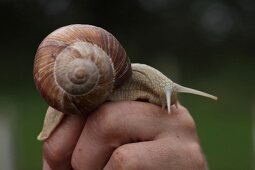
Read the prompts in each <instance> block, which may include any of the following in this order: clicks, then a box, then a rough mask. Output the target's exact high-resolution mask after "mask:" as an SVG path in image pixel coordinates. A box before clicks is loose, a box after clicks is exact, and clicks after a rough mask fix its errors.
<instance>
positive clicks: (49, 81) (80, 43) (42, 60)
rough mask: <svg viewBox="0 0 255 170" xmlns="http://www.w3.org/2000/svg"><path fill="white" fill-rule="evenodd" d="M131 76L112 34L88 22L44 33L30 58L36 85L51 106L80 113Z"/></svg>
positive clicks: (127, 64) (92, 108)
mask: <svg viewBox="0 0 255 170" xmlns="http://www.w3.org/2000/svg"><path fill="white" fill-rule="evenodd" d="M130 76H131V68H130V61H129V59H128V58H127V56H126V53H125V50H124V49H123V47H122V46H121V44H120V43H119V42H118V40H117V39H116V38H114V36H113V35H111V34H110V33H108V32H107V31H105V30H104V29H102V28H99V27H95V26H91V25H69V26H65V27H62V28H60V29H57V30H56V31H54V32H52V33H51V34H50V35H48V36H47V37H46V38H45V39H44V40H43V41H42V43H41V44H40V46H39V47H38V50H37V53H36V56H35V61H34V80H35V84H36V87H37V88H38V90H39V91H40V93H41V95H42V96H43V97H44V99H45V100H46V102H47V103H48V104H49V105H50V106H52V107H53V108H55V109H57V110H59V111H62V112H64V113H69V114H84V113H88V112H90V111H92V110H94V109H95V108H96V107H97V106H98V105H100V104H101V103H103V102H104V101H105V99H106V98H107V97H108V96H109V95H110V93H111V92H112V91H113V90H114V89H116V88H118V87H119V86H120V85H121V84H122V83H123V81H124V80H127V79H129V77H130Z"/></svg>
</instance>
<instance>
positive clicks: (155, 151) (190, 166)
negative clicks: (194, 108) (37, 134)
mask: <svg viewBox="0 0 255 170" xmlns="http://www.w3.org/2000/svg"><path fill="white" fill-rule="evenodd" d="M43 169H44V170H70V169H75V170H102V169H103V170H159V169H160V170H171V169H173V170H205V169H207V168H206V160H205V158H204V155H203V153H202V151H201V147H200V144H199V139H198V136H197V134H196V128H195V123H194V120H193V119H192V117H191V115H190V114H189V112H188V111H187V110H186V109H185V108H184V107H183V106H181V105H180V104H178V108H176V106H174V105H173V106H171V113H170V114H168V113H167V111H165V110H162V109H161V107H159V106H155V105H153V104H150V103H144V102H137V101H128V102H109V103H105V104H103V105H102V106H101V107H100V108H99V109H97V110H96V111H95V112H93V113H92V114H90V116H88V118H87V119H85V118H84V117H81V116H76V115H68V116H66V117H65V118H64V121H63V122H62V123H61V124H60V126H59V127H58V128H57V129H56V130H55V132H54V133H53V134H52V135H51V137H50V138H49V139H47V140H46V141H45V142H44V144H43Z"/></svg>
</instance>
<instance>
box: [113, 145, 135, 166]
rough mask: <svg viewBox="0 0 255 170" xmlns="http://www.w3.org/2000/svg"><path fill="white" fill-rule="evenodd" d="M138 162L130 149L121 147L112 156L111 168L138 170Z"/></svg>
mask: <svg viewBox="0 0 255 170" xmlns="http://www.w3.org/2000/svg"><path fill="white" fill-rule="evenodd" d="M137 160H138V159H136V156H135V155H133V154H131V152H130V150H128V148H125V147H120V148H118V149H116V150H115V151H114V152H113V154H112V156H111V164H112V165H111V166H112V168H113V169H116V170H117V169H118V170H136V169H137V168H139V167H138V162H137Z"/></svg>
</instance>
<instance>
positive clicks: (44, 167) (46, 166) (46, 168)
mask: <svg viewBox="0 0 255 170" xmlns="http://www.w3.org/2000/svg"><path fill="white" fill-rule="evenodd" d="M43 170H51V167H50V166H49V164H48V162H47V161H46V160H43Z"/></svg>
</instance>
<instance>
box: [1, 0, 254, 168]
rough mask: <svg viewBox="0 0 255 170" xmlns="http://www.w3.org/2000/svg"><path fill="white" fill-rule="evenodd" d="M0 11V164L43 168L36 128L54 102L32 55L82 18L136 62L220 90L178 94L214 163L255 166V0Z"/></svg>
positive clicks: (9, 3)
mask: <svg viewBox="0 0 255 170" xmlns="http://www.w3.org/2000/svg"><path fill="white" fill-rule="evenodd" d="M0 18H1V26H0V30H1V41H0V43H1V61H0V81H1V83H0V169H1V168H2V169H5V170H8V169H10V170H14V169H19V170H35V169H41V144H42V143H41V142H38V141H37V140H36V136H37V134H38V132H39V131H40V128H41V126H42V121H43V117H44V113H45V111H46V108H47V106H46V104H45V102H44V101H43V99H42V98H41V97H40V96H39V94H38V92H37V91H36V89H35V86H34V83H33V78H32V77H33V76H32V69H33V59H34V55H35V52H36V49H37V47H38V45H39V43H40V42H41V41H42V39H43V38H44V37H45V36H46V35H47V34H49V33H50V32H52V31H53V30H55V29H57V28H58V27H61V26H64V25H68V24H74V23H80V24H92V25H96V26H100V27H103V28H105V29H106V30H108V31H109V32H111V33H112V34H113V35H115V37H116V38H117V39H118V40H119V41H120V42H121V43H122V45H123V46H124V48H125V49H126V52H127V54H128V56H129V57H130V59H131V61H132V62H140V63H146V64H148V65H151V66H153V67H155V68H157V69H159V70H160V71H162V72H163V73H164V74H166V75H167V76H168V77H170V78H171V79H172V80H174V81H175V82H178V83H180V84H182V85H185V86H188V87H193V88H196V89H199V90H202V91H206V92H209V93H211V94H214V95H217V96H218V97H219V100H218V102H215V101H211V100H209V99H206V98H202V97H198V96H193V95H187V94H180V95H179V100H180V102H181V103H182V104H183V105H184V106H186V107H187V108H188V109H189V110H190V112H191V114H192V115H193V117H194V119H195V121H196V124H197V131H198V134H199V137H200V140H201V144H202V147H203V150H204V152H205V155H206V157H207V160H208V163H209V166H210V169H211V170H233V169H240V170H250V169H255V166H254V165H255V164H254V163H253V161H254V155H255V153H254V152H255V150H254V140H255V137H254V136H253V135H254V131H255V125H254V126H253V123H254V124H255V122H254V120H255V116H253V115H255V93H254V92H255V88H254V82H255V79H254V75H255V68H254V67H255V66H254V65H255V58H254V54H255V52H254V50H255V20H254V18H255V1H253V0H232V1H227V0H225V1H224V0H214V1H212V0H211V1H210V0H128V1H117V0H116V1H114V0H108V1H103V0H102V1H99V0H84V1H82V0H76V1H72V0H34V1H32V0H31V1H30V0H23V1H21V0H0ZM253 130H254V131H253Z"/></svg>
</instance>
